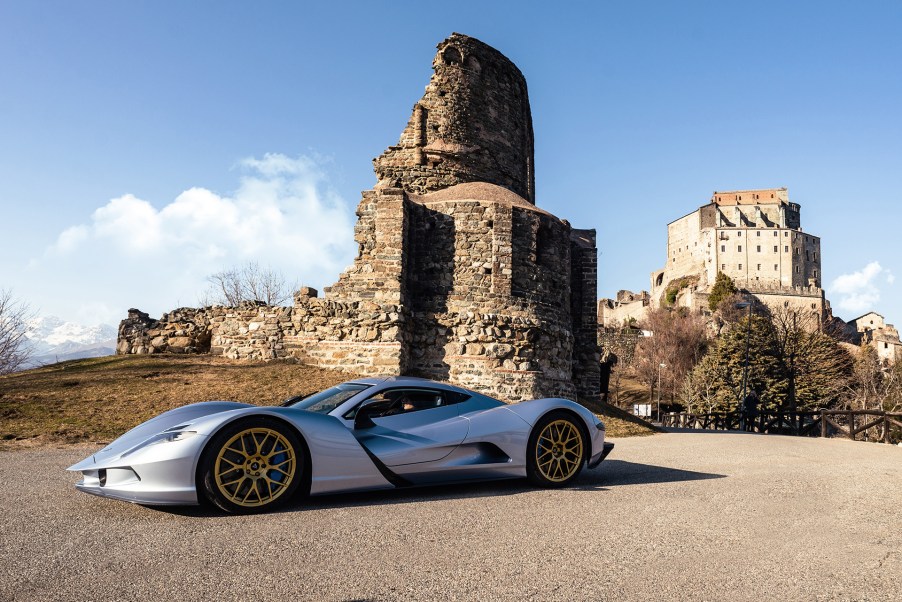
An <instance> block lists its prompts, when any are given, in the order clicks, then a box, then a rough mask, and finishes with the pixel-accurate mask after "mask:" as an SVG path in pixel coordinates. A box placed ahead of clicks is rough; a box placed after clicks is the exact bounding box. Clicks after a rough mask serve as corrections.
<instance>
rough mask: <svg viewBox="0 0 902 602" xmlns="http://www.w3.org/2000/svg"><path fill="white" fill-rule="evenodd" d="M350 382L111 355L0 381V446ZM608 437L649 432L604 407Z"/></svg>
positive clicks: (200, 360) (273, 365) (263, 365)
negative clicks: (215, 402)
mask: <svg viewBox="0 0 902 602" xmlns="http://www.w3.org/2000/svg"><path fill="white" fill-rule="evenodd" d="M351 378H353V375H349V374H347V373H344V372H337V371H332V370H323V369H320V368H313V367H310V366H304V365H300V364H294V363H288V362H246V361H241V362H239V361H233V360H228V359H225V358H222V357H211V356H111V357H102V358H93V359H86V360H75V361H70V362H63V363H60V364H54V365H52V366H46V367H44V368H38V369H35V370H28V371H26V372H19V373H16V374H10V375H7V376H0V441H5V442H6V443H7V445H9V444H10V442H13V441H15V442H18V444H19V445H21V444H26V445H27V444H40V443H77V442H83V441H91V442H96V443H102V442H107V441H110V440H112V439H114V438H115V437H117V436H118V435H120V434H122V433H123V432H125V431H126V430H128V429H130V428H132V427H133V426H135V425H137V424H139V423H141V422H143V421H145V420H147V419H148V418H151V417H152V416H155V415H157V414H159V413H161V412H164V411H166V410H169V409H172V408H174V407H178V406H180V405H185V404H188V403H194V402H198V401H208V400H211V399H224V400H230V401H242V402H246V403H254V404H260V405H272V404H276V403H279V402H280V401H282V400H283V399H285V398H287V397H290V396H292V395H304V394H307V393H311V392H313V391H318V390H321V389H324V388H326V387H329V386H331V385H334V384H336V383H339V382H343V381H345V380H348V379H351ZM586 405H587V406H589V407H590V409H592V410H593V411H595V412H596V413H601V414H603V415H605V424H606V425H607V427H608V434H609V435H610V436H612V437H623V436H630V435H635V434H646V433H648V432H650V431H649V430H648V428H646V427H644V426H642V425H640V424H638V423H637V422H635V421H633V420H629V417H628V416H627V417H626V419H624V417H623V416H621V415H619V414H618V413H617V412H616V411H615V410H616V408H607V407H606V406H597V405H596V406H591V405H590V404H586Z"/></svg>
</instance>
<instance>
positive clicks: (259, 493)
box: [213, 427, 297, 508]
mask: <svg viewBox="0 0 902 602" xmlns="http://www.w3.org/2000/svg"><path fill="white" fill-rule="evenodd" d="M296 472H297V457H296V454H295V451H294V447H292V445H291V443H289V442H288V440H287V439H286V438H285V437H284V436H283V435H282V433H280V432H279V431H276V430H273V429H270V428H264V427H255V428H249V429H246V430H243V431H241V432H239V433H237V434H236V435H235V436H234V437H232V438H231V439H229V440H228V441H227V442H226V444H225V445H223V446H222V448H221V449H220V450H219V455H217V456H216V464H215V465H214V466H213V474H214V475H215V476H216V487H217V489H219V492H220V493H221V494H222V495H223V497H225V498H226V499H227V500H228V501H230V502H232V503H233V504H237V505H239V506H243V507H245V508H254V507H258V506H264V505H266V504H269V503H270V502H272V501H274V500H275V499H277V498H278V497H279V496H280V495H282V494H283V493H285V491H287V489H288V487H289V485H291V481H292V480H293V479H294V478H295V473H296Z"/></svg>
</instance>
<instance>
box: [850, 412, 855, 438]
mask: <svg viewBox="0 0 902 602" xmlns="http://www.w3.org/2000/svg"><path fill="white" fill-rule="evenodd" d="M849 439H851V440H852V441H855V414H853V413H852V410H849Z"/></svg>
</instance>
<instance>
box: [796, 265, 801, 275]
mask: <svg viewBox="0 0 902 602" xmlns="http://www.w3.org/2000/svg"><path fill="white" fill-rule="evenodd" d="M798 273H800V272H799V266H796V274H798Z"/></svg>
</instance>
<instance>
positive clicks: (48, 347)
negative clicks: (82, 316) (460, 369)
mask: <svg viewBox="0 0 902 602" xmlns="http://www.w3.org/2000/svg"><path fill="white" fill-rule="evenodd" d="M116 334H117V329H116V327H115V326H110V325H109V324H98V325H96V326H85V325H84V324H77V323H75V322H64V321H63V320H61V319H59V318H57V317H56V316H42V317H40V318H35V319H33V320H31V321H30V322H29V323H28V331H27V332H26V333H25V336H26V337H27V338H28V342H29V345H30V346H31V349H32V358H31V362H29V364H30V365H31V366H40V365H44V364H52V363H54V362H61V361H64V360H74V359H80V358H83V357H100V356H104V355H112V354H113V353H115V352H116Z"/></svg>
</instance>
